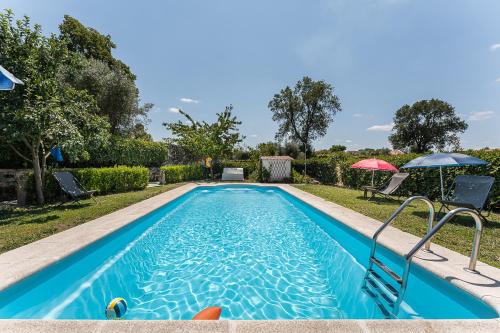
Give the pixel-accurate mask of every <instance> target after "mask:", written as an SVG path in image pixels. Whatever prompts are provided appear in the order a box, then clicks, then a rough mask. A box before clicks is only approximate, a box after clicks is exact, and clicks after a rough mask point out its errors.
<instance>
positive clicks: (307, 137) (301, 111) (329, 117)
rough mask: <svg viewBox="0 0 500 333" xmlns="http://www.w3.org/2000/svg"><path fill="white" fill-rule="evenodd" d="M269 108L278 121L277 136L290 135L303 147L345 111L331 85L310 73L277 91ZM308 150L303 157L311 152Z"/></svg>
mask: <svg viewBox="0 0 500 333" xmlns="http://www.w3.org/2000/svg"><path fill="white" fill-rule="evenodd" d="M268 107H269V109H270V110H271V111H272V112H273V120H274V121H277V122H278V124H279V129H278V133H276V138H277V139H279V140H281V139H286V138H290V139H291V140H292V141H296V142H300V143H301V145H302V146H303V147H309V145H311V144H312V142H313V141H314V140H315V139H317V138H319V137H323V136H324V135H325V134H326V131H327V129H328V126H329V125H330V124H331V123H332V122H333V117H334V116H335V114H336V113H337V112H339V111H341V110H342V109H341V105H340V100H339V98H338V96H336V95H335V94H334V93H333V87H332V85H330V84H328V83H326V82H325V81H321V80H320V81H314V80H312V79H311V78H309V77H307V76H305V77H304V78H303V79H302V80H301V81H298V82H297V83H296V84H295V87H294V88H293V89H292V88H290V87H288V86H287V87H285V88H284V89H282V90H281V91H280V93H279V94H275V95H274V97H273V99H272V100H271V101H270V102H269V105H268ZM306 150H307V151H306V152H305V154H304V157H305V156H306V155H307V153H308V152H309V150H308V149H306Z"/></svg>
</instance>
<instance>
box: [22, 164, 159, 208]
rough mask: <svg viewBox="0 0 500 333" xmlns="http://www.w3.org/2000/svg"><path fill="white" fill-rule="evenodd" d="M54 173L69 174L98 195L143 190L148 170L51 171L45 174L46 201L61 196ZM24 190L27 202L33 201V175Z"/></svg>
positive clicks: (84, 169) (127, 168)
mask: <svg viewBox="0 0 500 333" xmlns="http://www.w3.org/2000/svg"><path fill="white" fill-rule="evenodd" d="M56 171H69V172H71V173H72V174H73V175H74V176H75V177H76V178H77V179H78V181H79V182H80V183H81V184H82V185H83V187H85V189H87V190H97V191H98V194H109V193H120V192H128V191H137V190H143V189H145V188H146V186H147V185H148V180H149V170H148V169H147V168H143V167H126V166H118V167H113V168H82V169H57V170H56V169H52V170H50V171H47V172H46V174H45V187H44V195H45V198H46V200H47V201H55V200H56V199H58V198H59V197H60V195H61V189H60V187H59V185H58V184H57V182H56V180H55V179H54V177H53V176H52V173H53V172H56ZM26 188H27V189H28V190H27V192H28V200H29V201H34V199H35V197H34V194H35V190H34V179H33V175H31V176H30V177H29V178H28V183H27V187H26Z"/></svg>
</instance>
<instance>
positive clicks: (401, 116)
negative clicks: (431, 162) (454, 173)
mask: <svg viewBox="0 0 500 333" xmlns="http://www.w3.org/2000/svg"><path fill="white" fill-rule="evenodd" d="M467 127H468V125H467V123H466V122H465V121H464V120H462V119H461V118H460V117H459V116H457V115H456V114H455V109H454V108H453V106H451V105H450V104H448V103H446V102H444V101H441V100H439V99H431V100H422V101H419V102H416V103H414V104H413V105H411V106H410V105H403V106H402V107H401V108H400V109H399V110H397V111H396V114H395V115H394V127H393V133H392V134H391V135H390V136H389V141H390V142H391V144H392V146H393V147H394V148H395V149H405V150H409V151H411V152H414V153H424V152H427V151H429V150H431V149H437V150H442V149H444V148H445V147H446V146H448V145H452V146H455V147H458V146H459V145H460V139H459V138H458V134H459V133H463V132H465V130H466V129H467Z"/></svg>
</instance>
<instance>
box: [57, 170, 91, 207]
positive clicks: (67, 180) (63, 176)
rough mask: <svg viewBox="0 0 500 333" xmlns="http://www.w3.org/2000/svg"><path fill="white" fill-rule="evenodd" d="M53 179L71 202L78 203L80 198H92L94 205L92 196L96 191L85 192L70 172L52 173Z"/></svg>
mask: <svg viewBox="0 0 500 333" xmlns="http://www.w3.org/2000/svg"><path fill="white" fill-rule="evenodd" d="M53 175H54V178H55V179H56V181H57V183H58V184H59V186H60V187H61V190H62V191H63V192H64V193H65V194H66V195H67V196H68V197H69V198H70V199H71V200H73V201H75V202H78V201H79V200H80V199H82V198H92V200H94V202H95V203H97V200H96V199H95V198H94V197H93V194H94V193H95V192H97V191H87V190H86V189H85V188H84V187H83V186H82V184H80V182H79V181H78V180H77V179H76V177H75V176H73V174H72V173H71V172H67V171H60V172H54V174H53Z"/></svg>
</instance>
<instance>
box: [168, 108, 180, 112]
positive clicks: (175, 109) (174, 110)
mask: <svg viewBox="0 0 500 333" xmlns="http://www.w3.org/2000/svg"><path fill="white" fill-rule="evenodd" d="M168 112H172V113H179V108H168Z"/></svg>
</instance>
